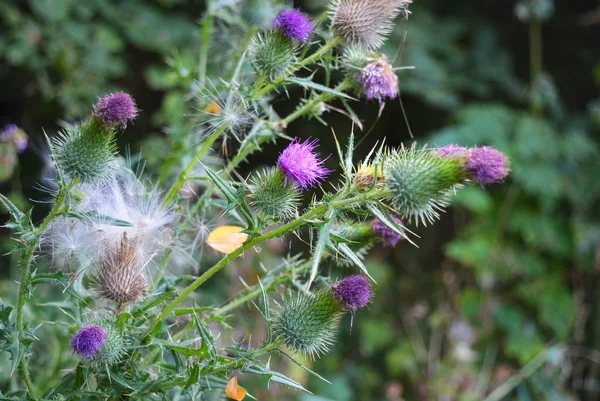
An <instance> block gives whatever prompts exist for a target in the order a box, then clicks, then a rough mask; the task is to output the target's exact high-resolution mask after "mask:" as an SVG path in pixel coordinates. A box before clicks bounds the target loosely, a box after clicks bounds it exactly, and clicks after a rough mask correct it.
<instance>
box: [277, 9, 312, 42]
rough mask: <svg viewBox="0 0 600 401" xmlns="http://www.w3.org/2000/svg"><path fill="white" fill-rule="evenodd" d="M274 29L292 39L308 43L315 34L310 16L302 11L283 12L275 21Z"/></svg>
mask: <svg viewBox="0 0 600 401" xmlns="http://www.w3.org/2000/svg"><path fill="white" fill-rule="evenodd" d="M273 28H275V29H277V30H279V31H281V32H282V33H283V34H284V35H285V36H287V37H288V38H290V39H296V40H299V41H300V42H306V41H307V40H308V36H309V35H310V34H311V33H312V32H313V26H312V23H311V22H310V18H309V17H308V15H306V14H305V13H303V12H302V11H300V10H296V9H294V10H286V11H282V12H281V13H279V15H277V17H275V20H273Z"/></svg>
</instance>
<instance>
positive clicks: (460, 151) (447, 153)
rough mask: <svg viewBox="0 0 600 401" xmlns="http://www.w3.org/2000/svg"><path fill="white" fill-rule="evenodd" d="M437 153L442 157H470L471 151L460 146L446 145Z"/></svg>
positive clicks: (438, 149) (436, 151)
mask: <svg viewBox="0 0 600 401" xmlns="http://www.w3.org/2000/svg"><path fill="white" fill-rule="evenodd" d="M435 153H436V154H438V155H440V156H442V157H465V158H468V157H469V149H467V148H465V147H464V146H460V145H446V146H442V147H441V148H437V149H435Z"/></svg>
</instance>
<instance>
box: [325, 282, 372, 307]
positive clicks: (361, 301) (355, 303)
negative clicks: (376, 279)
mask: <svg viewBox="0 0 600 401" xmlns="http://www.w3.org/2000/svg"><path fill="white" fill-rule="evenodd" d="M331 295H333V297H334V298H335V299H337V300H338V301H339V302H340V303H341V304H342V305H343V307H344V309H346V310H348V311H350V312H352V313H355V312H356V311H357V310H358V309H362V308H364V307H365V306H367V305H368V304H369V303H370V302H371V300H372V299H373V289H372V288H371V283H369V280H368V279H367V278H366V277H364V276H361V275H359V274H356V275H353V276H348V277H346V278H344V279H343V280H340V281H338V282H337V283H335V284H333V285H332V286H331Z"/></svg>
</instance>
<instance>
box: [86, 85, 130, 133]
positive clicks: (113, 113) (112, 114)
mask: <svg viewBox="0 0 600 401" xmlns="http://www.w3.org/2000/svg"><path fill="white" fill-rule="evenodd" d="M137 114H138V109H137V106H136V105H135V102H134V100H133V99H132V97H131V96H129V95H128V94H127V93H124V92H116V93H108V94H106V95H104V96H103V97H102V98H101V99H100V100H99V101H98V103H96V106H94V117H96V118H97V119H98V120H100V121H101V122H102V124H104V126H106V127H107V128H111V129H115V128H121V129H125V128H127V123H128V122H129V121H131V120H133V119H134V118H135V117H136V116H137Z"/></svg>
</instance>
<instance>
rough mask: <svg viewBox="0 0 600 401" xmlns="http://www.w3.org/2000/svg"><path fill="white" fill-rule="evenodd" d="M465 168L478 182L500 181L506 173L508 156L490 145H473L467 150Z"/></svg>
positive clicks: (507, 170)
mask: <svg viewBox="0 0 600 401" xmlns="http://www.w3.org/2000/svg"><path fill="white" fill-rule="evenodd" d="M469 156H470V157H469V161H468V162H467V168H468V169H469V172H470V173H471V174H472V175H473V177H474V178H475V179H476V180H477V181H478V182H479V183H480V184H491V183H493V182H496V181H501V180H502V179H504V177H506V176H507V175H508V172H509V171H510V169H509V161H508V158H507V157H506V156H505V155H504V154H503V153H502V152H500V151H499V150H497V149H495V148H492V147H491V146H483V147H475V148H472V149H471V151H470V152H469Z"/></svg>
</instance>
